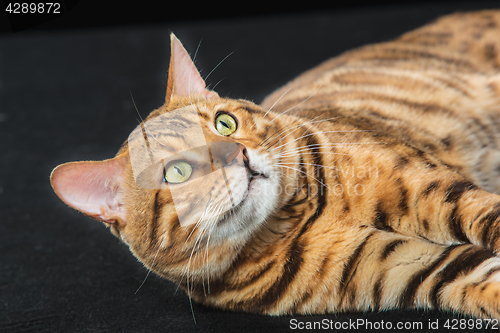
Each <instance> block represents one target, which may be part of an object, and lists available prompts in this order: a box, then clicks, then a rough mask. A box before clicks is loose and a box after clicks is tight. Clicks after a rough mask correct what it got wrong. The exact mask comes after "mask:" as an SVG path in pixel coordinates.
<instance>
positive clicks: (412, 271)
mask: <svg viewBox="0 0 500 333" xmlns="http://www.w3.org/2000/svg"><path fill="white" fill-rule="evenodd" d="M183 108H187V109H190V110H195V111H196V112H197V114H198V116H199V120H200V124H201V125H200V126H201V128H202V129H203V134H204V137H205V140H206V144H207V146H209V147H211V150H210V154H211V155H210V156H211V157H210V158H211V160H212V162H213V163H214V164H213V165H217V164H220V165H219V168H223V169H224V170H225V173H224V177H225V178H224V181H221V179H222V178H217V177H215V178H213V181H199V179H201V178H196V177H194V176H193V177H194V178H193V179H189V180H188V181H186V182H184V183H182V184H170V183H169V184H167V183H166V182H165V181H164V180H163V178H162V177H163V172H164V170H163V169H164V168H165V165H166V164H167V162H168V161H167V162H165V161H163V160H162V163H163V164H162V163H160V167H158V168H156V169H155V168H154V167H151V168H150V169H147V168H148V167H149V165H148V163H149V162H148V158H149V157H148V158H146V157H147V156H149V155H144V156H146V157H144V156H143V157H144V158H139V161H140V162H131V160H132V158H131V155H130V154H131V152H132V151H140V149H139V146H138V145H137V143H136V142H135V141H134V140H129V142H126V143H125V144H124V145H123V146H122V148H121V149H120V151H119V152H118V154H117V156H116V157H115V158H113V159H110V160H107V161H102V162H76V163H68V164H64V165H62V166H59V167H58V168H56V169H55V170H54V172H53V174H52V178H51V180H52V185H53V187H54V190H55V191H56V193H57V194H58V195H59V196H60V197H61V199H62V200H63V201H65V202H66V203H67V204H69V205H70V206H72V207H74V208H76V209H79V210H81V211H82V212H84V213H85V214H86V215H88V216H91V217H93V218H96V219H98V220H101V221H103V222H105V223H106V224H107V225H109V226H110V227H111V230H112V232H113V233H114V234H115V235H116V236H117V237H119V238H120V239H121V240H123V241H124V242H125V243H126V244H127V245H128V246H129V247H130V249H131V251H132V252H133V254H134V255H135V256H136V257H137V258H138V259H139V260H140V261H142V262H143V263H144V265H145V266H146V267H147V268H148V269H151V270H152V271H154V272H155V273H157V274H159V275H160V276H163V277H165V278H168V279H170V280H172V281H173V282H174V283H176V284H178V285H180V286H181V287H183V288H184V289H185V290H186V291H187V293H188V295H189V296H190V297H191V298H192V299H194V300H196V301H198V302H200V303H203V304H205V305H208V306H213V307H217V308H221V309H229V310H236V311H246V312H254V313H261V314H270V315H282V314H293V313H296V314H297V313H301V314H317V313H329V312H342V311H367V310H382V309H394V308H430V309H436V308H439V309H446V310H452V311H456V312H460V313H464V314H469V315H472V316H477V317H489V318H500V258H499V257H498V256H497V254H498V253H499V250H500V196H499V195H497V194H495V193H497V192H498V191H500V11H483V12H477V13H465V14H454V15H450V16H447V17H444V18H442V19H439V20H437V21H436V22H434V23H432V24H429V25H427V26H425V27H423V28H420V29H418V30H415V31H413V32H410V33H407V34H405V35H403V36H401V37H400V38H398V39H396V40H394V41H390V42H386V43H381V44H376V45H370V46H366V47H363V48H360V49H356V50H354V51H351V52H347V53H345V54H343V55H341V56H339V57H337V58H334V59H332V60H329V61H327V62H325V63H323V64H321V65H320V66H318V67H316V68H314V69H312V70H310V71H308V72H306V73H304V74H303V75H301V76H299V77H298V78H297V79H295V80H294V81H292V82H290V83H289V84H288V85H286V86H284V87H283V88H281V89H279V90H278V91H276V92H275V93H273V94H271V95H270V96H269V97H267V98H266V99H265V100H264V102H263V103H262V104H261V105H260V106H259V105H256V104H253V103H251V102H248V101H244V100H233V99H226V98H221V97H219V96H218V95H217V94H216V93H215V92H213V91H210V90H208V89H206V87H205V83H204V82H203V80H202V79H201V77H199V74H198V72H197V70H196V69H195V68H194V65H193V64H192V62H191V60H190V59H189V56H188V55H187V53H186V51H185V50H184V49H183V48H182V45H181V44H180V42H179V41H178V40H177V39H176V38H175V37H174V36H172V56H171V62H170V69H169V84H168V88H167V98H166V103H165V105H163V106H162V107H160V108H159V109H157V110H155V111H153V112H152V113H151V114H150V115H149V117H148V118H147V119H146V120H145V121H144V122H143V124H142V125H141V127H140V128H139V129H138V132H136V133H139V134H138V137H139V138H142V137H143V138H144V140H145V141H146V142H147V145H148V147H149V148H148V149H152V148H151V146H150V145H153V144H154V143H155V142H157V143H158V144H159V146H161V147H162V148H161V149H163V150H168V151H170V152H171V154H173V155H172V156H174V155H175V156H179V154H182V152H183V151H186V150H188V149H190V147H193V145H192V144H191V143H190V140H192V136H191V134H190V131H189V126H191V125H192V123H191V120H189V119H177V118H176V119H173V120H171V121H174V122H178V124H177V123H176V126H174V127H170V128H174V129H175V130H167V129H165V128H166V127H165V126H166V124H165V123H162V122H156V123H155V119H164V118H161V117H162V116H165V115H168V114H169V112H175V111H176V110H184V109H183ZM187 109H186V110H187ZM221 113H224V114H229V115H231V116H232V117H233V118H234V119H236V123H237V129H236V131H235V132H234V133H232V134H231V135H229V136H223V135H221V134H219V133H218V132H217V130H216V128H215V125H214V124H215V122H216V119H217V116H218V115H220V114H221ZM180 118H182V117H180ZM141 133H142V134H141ZM217 145H219V146H220V147H223V148H222V150H221V151H219V152H216V151H215V150H214V148H213V147H216V146H217ZM176 154H177V155H176ZM219 155H220V156H219ZM151 156H152V155H151ZM152 158H153V157H151V159H152ZM167 160H168V158H167ZM186 161H188V162H190V163H191V164H192V165H194V166H195V167H194V168H193V175H195V173H196V172H198V173H199V174H200V176H199V177H201V175H202V174H203V175H206V174H210V172H212V171H213V170H215V169H217V168H215V169H214V168H212V169H211V168H210V165H209V164H203V163H201V162H200V163H198V164H196V163H195V162H194V160H190V159H189V158H186ZM134 163H138V164H139V169H141V170H143V169H144V170H146V169H147V170H148V171H147V172H146V173H144V174H141V177H142V178H141V181H143V180H144V178H147V182H146V183H148V184H150V185H151V186H149V185H148V186H146V185H144V183H140V182H139V181H138V179H139V178H138V177H137V176H136V173H137V172H136V170H134V167H137V166H134ZM168 163H170V162H168ZM203 170H204V171H203ZM202 171H203V172H204V173H203V172H202ZM134 172H136V173H134ZM197 177H198V176H197ZM197 179H198V181H197ZM226 186H227V187H228V188H229V193H230V196H231V198H232V200H233V199H234V200H233V201H234V202H232V205H229V206H227V205H226V206H227V207H226V206H224V205H225V203H224V202H223V201H224V198H223V197H222V196H221V193H223V191H224V190H225V188H226ZM273 191H274V192H273ZM175 193H177V194H175ZM174 194H175V195H174ZM179 198H180V199H182V200H177V201H176V199H179ZM207 198H208V199H207ZM174 201H176V202H175V203H174ZM200 202H204V204H205V205H204V206H202V208H201V209H200V208H199V207H200V205H198V206H197V203H200ZM190 213H192V214H193V216H195V217H196V218H194V219H193V221H194V222H193V221H192V222H191V223H187V224H182V223H181V221H180V220H181V219H180V218H179V216H180V215H182V214H190ZM196 214H198V215H196Z"/></svg>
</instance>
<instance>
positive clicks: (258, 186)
mask: <svg viewBox="0 0 500 333" xmlns="http://www.w3.org/2000/svg"><path fill="white" fill-rule="evenodd" d="M278 183H279V180H278V178H277V177H276V176H275V175H265V174H260V173H254V174H252V175H251V176H250V177H249V179H248V183H247V185H246V192H245V193H244V195H243V196H242V199H241V201H240V202H239V203H238V204H236V205H235V206H234V207H233V208H231V209H230V210H229V211H227V212H226V213H224V215H223V216H222V217H221V218H220V220H219V221H218V223H217V227H216V231H215V233H214V235H213V237H214V241H216V240H217V239H220V240H223V239H224V240H227V239H228V238H238V239H244V238H246V237H245V235H247V236H250V235H251V233H252V232H254V231H255V230H256V229H258V228H259V227H261V226H262V224H263V223H264V222H265V220H266V219H267V218H268V217H269V216H270V215H271V214H272V213H273V211H274V210H275V209H276V203H277V201H278V191H277V188H278ZM242 185H243V184H242Z"/></svg>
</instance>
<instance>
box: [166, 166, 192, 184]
mask: <svg viewBox="0 0 500 333" xmlns="http://www.w3.org/2000/svg"><path fill="white" fill-rule="evenodd" d="M192 172H193V167H192V166H191V165H190V164H189V163H187V162H184V161H176V162H174V163H172V164H170V165H169V166H168V167H167V168H166V169H165V181H166V182H167V183H171V184H177V183H184V182H185V181H186V180H188V179H189V177H190V176H191V173H192Z"/></svg>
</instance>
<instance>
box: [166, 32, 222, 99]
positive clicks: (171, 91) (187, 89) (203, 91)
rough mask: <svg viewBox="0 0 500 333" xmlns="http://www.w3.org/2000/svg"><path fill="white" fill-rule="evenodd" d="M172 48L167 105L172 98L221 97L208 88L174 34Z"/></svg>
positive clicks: (171, 38) (171, 42)
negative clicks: (194, 96) (193, 96)
mask: <svg viewBox="0 0 500 333" xmlns="http://www.w3.org/2000/svg"><path fill="white" fill-rule="evenodd" d="M170 47H171V52H170V66H169V68H168V85H167V96H166V99H165V101H166V102H167V104H168V103H169V102H170V99H171V98H172V96H178V97H183V96H186V97H187V96H191V95H198V97H199V96H202V97H204V98H217V97H219V95H218V94H217V93H216V92H215V91H212V90H208V89H207V88H206V84H205V81H204V80H203V78H202V77H201V75H200V73H199V72H198V70H197V69H196V66H195V65H194V63H193V61H192V60H191V57H190V56H189V54H188V53H187V51H186V49H185V48H184V46H182V43H181V42H180V40H179V39H178V38H177V37H175V35H174V34H171V35H170Z"/></svg>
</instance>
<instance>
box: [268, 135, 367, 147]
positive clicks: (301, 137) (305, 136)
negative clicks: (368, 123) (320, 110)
mask: <svg viewBox="0 0 500 333" xmlns="http://www.w3.org/2000/svg"><path fill="white" fill-rule="evenodd" d="M355 132H371V130H350V131H320V132H315V133H310V134H306V135H303V136H299V137H298V138H296V139H295V140H292V141H289V142H287V143H284V144H282V145H280V146H277V147H274V148H273V149H270V151H274V150H276V149H278V148H281V147H283V146H286V145H289V144H290V143H293V142H295V141H298V140H300V139H303V138H307V137H309V136H312V135H317V134H323V133H355ZM266 150H267V149H266Z"/></svg>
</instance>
